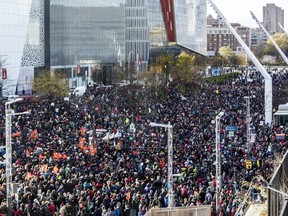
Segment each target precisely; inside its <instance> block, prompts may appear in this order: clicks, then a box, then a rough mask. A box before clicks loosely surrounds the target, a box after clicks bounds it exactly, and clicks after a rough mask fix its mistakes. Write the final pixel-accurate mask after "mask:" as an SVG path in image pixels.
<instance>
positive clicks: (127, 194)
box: [126, 192, 131, 202]
mask: <svg viewBox="0 0 288 216" xmlns="http://www.w3.org/2000/svg"><path fill="white" fill-rule="evenodd" d="M130 197H131V194H130V192H127V193H126V200H127V201H128V202H129V200H130Z"/></svg>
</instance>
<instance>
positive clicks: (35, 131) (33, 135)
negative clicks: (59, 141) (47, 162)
mask: <svg viewBox="0 0 288 216" xmlns="http://www.w3.org/2000/svg"><path fill="white" fill-rule="evenodd" d="M30 139H31V140H36V139H38V131H37V129H35V130H34V131H32V133H31V135H30Z"/></svg>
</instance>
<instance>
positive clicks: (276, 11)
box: [263, 4, 284, 34]
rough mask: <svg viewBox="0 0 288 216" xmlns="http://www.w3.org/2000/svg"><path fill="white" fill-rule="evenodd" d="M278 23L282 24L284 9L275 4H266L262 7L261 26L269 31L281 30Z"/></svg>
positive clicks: (271, 32) (272, 32)
mask: <svg viewBox="0 0 288 216" xmlns="http://www.w3.org/2000/svg"><path fill="white" fill-rule="evenodd" d="M279 23H280V24H281V25H282V26H284V10H283V9H282V8H281V7H278V6H276V5H275V4H266V6H264V7H263V26H264V28H265V29H266V30H267V31H268V32H269V33H270V34H275V33H277V32H283V30H282V29H281V28H280V26H279Z"/></svg>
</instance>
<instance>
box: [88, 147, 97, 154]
mask: <svg viewBox="0 0 288 216" xmlns="http://www.w3.org/2000/svg"><path fill="white" fill-rule="evenodd" d="M89 154H91V155H96V154H97V148H94V147H93V145H90V146H89Z"/></svg>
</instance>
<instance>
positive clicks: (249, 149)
mask: <svg viewBox="0 0 288 216" xmlns="http://www.w3.org/2000/svg"><path fill="white" fill-rule="evenodd" d="M244 98H245V100H246V104H247V110H246V122H247V124H246V127H247V143H246V151H247V155H246V160H250V151H251V128H250V122H251V117H250V97H249V96H246V97H244Z"/></svg>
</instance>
